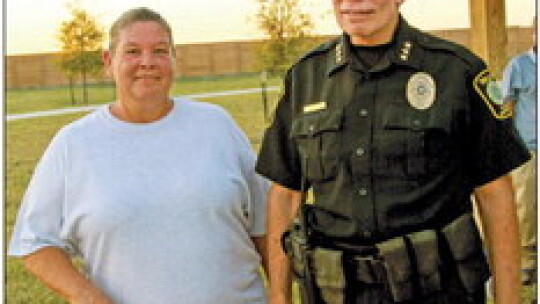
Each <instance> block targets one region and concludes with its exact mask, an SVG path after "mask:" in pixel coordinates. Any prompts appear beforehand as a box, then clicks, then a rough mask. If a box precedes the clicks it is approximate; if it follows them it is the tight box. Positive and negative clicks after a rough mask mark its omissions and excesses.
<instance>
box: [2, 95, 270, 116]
mask: <svg viewBox="0 0 540 304" xmlns="http://www.w3.org/2000/svg"><path fill="white" fill-rule="evenodd" d="M278 89H279V87H268V88H267V91H277V90H278ZM261 91H262V89H261V88H251V89H244V90H232V91H222V92H212V93H200V94H191V95H182V96H180V97H184V98H191V99H203V98H210V97H217V96H231V95H245V94H254V93H261ZM101 106H102V105H94V106H87V107H73V108H64V109H54V110H47V111H39V112H30V113H22V114H10V115H7V116H6V120H7V121H13V120H20V119H27V118H33V117H42V116H54V115H62V114H67V113H76V112H85V111H92V110H93V109H95V108H98V107H101Z"/></svg>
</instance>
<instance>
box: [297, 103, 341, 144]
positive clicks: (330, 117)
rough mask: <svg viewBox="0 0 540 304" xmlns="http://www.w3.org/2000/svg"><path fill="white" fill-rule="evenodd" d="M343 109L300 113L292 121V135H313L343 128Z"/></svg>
mask: <svg viewBox="0 0 540 304" xmlns="http://www.w3.org/2000/svg"><path fill="white" fill-rule="evenodd" d="M342 120H343V110H342V109H328V110H321V111H318V112H313V113H307V114H302V115H300V116H299V117H298V118H297V119H295V120H294V121H293V123H292V129H291V137H292V138H294V137H311V136H314V135H317V134H319V133H322V132H327V131H338V130H341V125H342Z"/></svg>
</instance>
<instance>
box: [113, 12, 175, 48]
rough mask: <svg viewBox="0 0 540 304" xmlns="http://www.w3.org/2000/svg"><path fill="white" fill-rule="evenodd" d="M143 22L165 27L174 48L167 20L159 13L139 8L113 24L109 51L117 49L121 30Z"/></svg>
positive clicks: (122, 16)
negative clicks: (151, 22)
mask: <svg viewBox="0 0 540 304" xmlns="http://www.w3.org/2000/svg"><path fill="white" fill-rule="evenodd" d="M141 21H143V22H144V21H153V22H156V23H158V24H159V25H161V27H163V29H164V30H165V31H166V32H167V35H168V36H169V40H170V42H171V47H173V46H174V42H173V37H172V30H171V27H170V25H169V23H167V21H165V19H163V17H162V16H161V15H160V14H158V13H157V12H155V11H153V10H151V9H149V8H146V7H139V8H134V9H130V10H129V11H126V12H125V13H123V14H122V15H121V16H120V17H118V19H116V21H115V22H114V23H113V25H112V26H111V29H110V30H109V51H110V52H113V51H114V50H115V49H116V45H117V43H118V35H119V33H120V31H121V30H123V29H125V28H126V27H128V26H130V25H132V24H133V23H135V22H141Z"/></svg>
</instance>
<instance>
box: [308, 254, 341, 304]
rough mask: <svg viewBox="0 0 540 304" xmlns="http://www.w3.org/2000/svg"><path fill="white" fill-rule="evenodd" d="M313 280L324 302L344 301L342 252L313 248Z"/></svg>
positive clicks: (338, 303)
mask: <svg viewBox="0 0 540 304" xmlns="http://www.w3.org/2000/svg"><path fill="white" fill-rule="evenodd" d="M312 257H313V267H314V272H315V282H316V283H317V287H318V288H319V291H320V293H321V297H322V299H323V300H324V303H326V304H344V303H345V286H346V279H345V271H344V269H343V252H341V251H337V250H331V249H326V248H320V247H317V248H315V249H314V250H313V255H312Z"/></svg>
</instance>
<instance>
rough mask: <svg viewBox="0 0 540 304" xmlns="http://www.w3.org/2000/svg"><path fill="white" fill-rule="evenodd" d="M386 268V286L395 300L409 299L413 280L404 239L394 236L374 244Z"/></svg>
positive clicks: (411, 294) (411, 293)
mask: <svg viewBox="0 0 540 304" xmlns="http://www.w3.org/2000/svg"><path fill="white" fill-rule="evenodd" d="M376 246H377V248H378V249H379V254H380V255H381V257H382V259H383V263H384V266H385V268H386V279H387V283H388V287H389V289H390V292H391V294H392V298H393V300H394V301H395V302H401V301H405V300H408V299H411V298H412V296H413V281H412V271H411V262H410V259H409V254H408V253H407V248H406V247H405V241H404V240H403V238H402V237H396V238H393V239H390V240H387V241H384V242H382V243H379V244H377V245H376Z"/></svg>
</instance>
